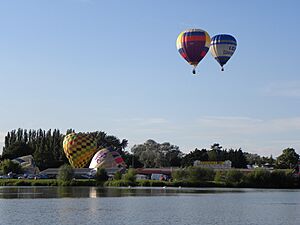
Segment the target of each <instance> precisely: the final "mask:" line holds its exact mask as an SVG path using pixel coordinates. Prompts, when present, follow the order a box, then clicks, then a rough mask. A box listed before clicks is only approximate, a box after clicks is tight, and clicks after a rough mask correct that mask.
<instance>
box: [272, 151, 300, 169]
mask: <svg viewBox="0 0 300 225" xmlns="http://www.w3.org/2000/svg"><path fill="white" fill-rule="evenodd" d="M298 161H299V155H298V154H297V153H296V151H295V149H293V148H286V149H284V150H283V151H282V154H281V155H280V156H278V157H277V160H276V167H277V168H279V169H295V168H296V167H297V165H298Z"/></svg>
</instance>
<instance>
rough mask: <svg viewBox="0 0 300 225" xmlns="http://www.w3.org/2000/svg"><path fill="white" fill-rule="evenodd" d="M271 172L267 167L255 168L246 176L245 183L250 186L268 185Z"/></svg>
mask: <svg viewBox="0 0 300 225" xmlns="http://www.w3.org/2000/svg"><path fill="white" fill-rule="evenodd" d="M270 178H271V173H270V171H268V170H265V169H255V170H254V171H251V172H250V173H248V174H247V175H246V176H245V183H246V185H247V186H250V187H268V186H269V185H270V181H271V179H270Z"/></svg>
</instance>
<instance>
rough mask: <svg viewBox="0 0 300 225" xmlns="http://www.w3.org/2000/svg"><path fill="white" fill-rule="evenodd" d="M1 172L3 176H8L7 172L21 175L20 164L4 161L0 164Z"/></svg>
mask: <svg viewBox="0 0 300 225" xmlns="http://www.w3.org/2000/svg"><path fill="white" fill-rule="evenodd" d="M1 170H2V172H3V173H4V174H8V173H9V172H13V173H16V174H20V173H23V170H22V167H21V166H20V164H18V163H15V162H13V161H11V160H9V159H5V160H3V161H2V162H1Z"/></svg>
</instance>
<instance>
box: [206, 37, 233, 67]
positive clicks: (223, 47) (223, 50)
mask: <svg viewBox="0 0 300 225" xmlns="http://www.w3.org/2000/svg"><path fill="white" fill-rule="evenodd" d="M236 46H237V41H236V39H235V38H234V37H233V36H231V35H229V34H219V35H216V36H214V37H212V39H211V44H210V52H211V54H212V56H213V57H214V58H215V60H217V62H218V63H219V64H220V66H221V67H222V70H223V66H224V65H225V64H226V63H227V61H228V60H229V59H230V57H231V56H232V55H233V53H234V51H235V49H236Z"/></svg>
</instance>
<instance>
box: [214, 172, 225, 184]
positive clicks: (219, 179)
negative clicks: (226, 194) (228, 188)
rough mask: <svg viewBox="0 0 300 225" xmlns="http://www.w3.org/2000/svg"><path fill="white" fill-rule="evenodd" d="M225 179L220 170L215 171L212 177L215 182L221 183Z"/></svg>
mask: <svg viewBox="0 0 300 225" xmlns="http://www.w3.org/2000/svg"><path fill="white" fill-rule="evenodd" d="M224 180H225V175H224V173H223V172H222V171H217V172H216V174H215V177H214V181H215V182H217V183H222V182H224Z"/></svg>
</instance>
